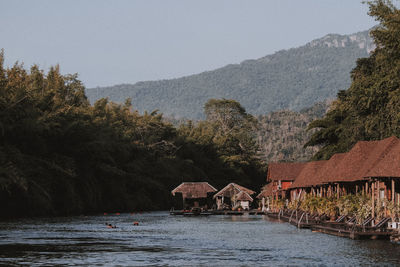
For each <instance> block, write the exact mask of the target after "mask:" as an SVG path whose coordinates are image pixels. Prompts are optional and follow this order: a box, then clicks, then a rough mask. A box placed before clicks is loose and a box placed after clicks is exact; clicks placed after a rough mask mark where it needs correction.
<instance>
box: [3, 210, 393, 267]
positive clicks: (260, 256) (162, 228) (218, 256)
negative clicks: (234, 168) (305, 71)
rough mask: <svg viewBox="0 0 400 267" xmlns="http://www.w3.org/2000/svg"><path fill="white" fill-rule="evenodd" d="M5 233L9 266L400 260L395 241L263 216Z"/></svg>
mask: <svg viewBox="0 0 400 267" xmlns="http://www.w3.org/2000/svg"><path fill="white" fill-rule="evenodd" d="M134 221H139V222H140V224H139V226H134V225H133V224H132V223H133V222H134ZM105 223H111V224H113V225H117V228H116V229H107V228H106V227H105ZM0 236H1V237H2V238H1V239H0V264H4V265H15V264H23V265H30V266H35V265H37V266H38V265H43V264H45V265H123V266H124V265H125V266H135V265H136V266H146V265H171V266H176V265H213V266H217V265H218V266H226V265H257V266H261V265H264V266H275V265H283V266H286V265H322V266H331V265H340V266H342V265H347V266H348V265H376V266H381V265H396V264H400V253H399V252H400V246H398V245H395V244H392V243H390V242H388V241H354V240H349V239H345V238H340V237H335V236H329V235H325V234H321V233H312V232H311V231H309V230H304V229H297V228H295V227H293V226H291V225H289V224H287V223H281V222H279V221H270V220H269V219H268V218H266V217H265V216H259V215H245V216H209V217H179V216H169V215H168V214H167V213H164V212H155V213H144V214H135V215H133V216H132V215H130V214H122V215H120V216H116V215H108V216H92V217H73V218H47V219H46V218H44V219H37V220H21V221H17V222H3V223H0Z"/></svg>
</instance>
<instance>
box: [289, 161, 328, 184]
mask: <svg viewBox="0 0 400 267" xmlns="http://www.w3.org/2000/svg"><path fill="white" fill-rule="evenodd" d="M326 162H327V160H320V161H310V162H307V163H306V165H305V166H304V168H303V169H302V170H301V172H300V174H299V176H297V178H296V180H295V181H294V182H293V184H292V185H291V186H290V187H291V188H302V187H309V186H312V185H314V184H316V183H317V182H318V172H319V170H320V169H321V168H322V167H323V166H324V164H325V163H326Z"/></svg>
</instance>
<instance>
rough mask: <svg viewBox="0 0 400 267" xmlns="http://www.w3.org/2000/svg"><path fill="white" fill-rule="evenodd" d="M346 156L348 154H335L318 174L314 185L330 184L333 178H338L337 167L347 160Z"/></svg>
mask: <svg viewBox="0 0 400 267" xmlns="http://www.w3.org/2000/svg"><path fill="white" fill-rule="evenodd" d="M345 156H346V153H337V154H334V155H333V156H332V157H331V158H330V159H329V160H328V161H327V162H326V163H325V164H324V166H322V168H321V169H320V170H319V171H318V172H317V174H316V178H315V179H314V183H313V185H320V184H325V183H329V182H330V181H331V179H332V177H335V176H336V174H335V173H336V171H337V167H338V165H339V164H340V163H341V162H342V160H343V159H344V158H345Z"/></svg>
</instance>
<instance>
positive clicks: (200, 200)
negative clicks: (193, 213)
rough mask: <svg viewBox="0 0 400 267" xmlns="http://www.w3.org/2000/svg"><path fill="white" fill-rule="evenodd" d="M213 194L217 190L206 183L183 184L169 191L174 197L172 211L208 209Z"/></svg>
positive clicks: (211, 202) (210, 205)
mask: <svg viewBox="0 0 400 267" xmlns="http://www.w3.org/2000/svg"><path fill="white" fill-rule="evenodd" d="M215 192H217V189H216V188H215V187H213V186H212V185H210V184H209V183H207V182H183V183H181V184H180V185H179V186H178V187H176V188H175V189H174V190H172V191H171V193H172V196H174V209H182V210H189V209H192V208H202V209H210V208H211V207H212V205H213V199H212V196H213V194H214V193H215Z"/></svg>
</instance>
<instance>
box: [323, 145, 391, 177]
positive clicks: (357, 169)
mask: <svg viewBox="0 0 400 267" xmlns="http://www.w3.org/2000/svg"><path fill="white" fill-rule="evenodd" d="M396 143H398V139H397V138H396V137H389V138H386V139H383V140H380V141H359V142H357V144H355V145H354V147H353V148H352V149H351V150H350V151H349V152H348V153H346V155H345V157H344V158H343V160H342V161H341V162H340V164H338V165H337V167H336V169H337V170H336V172H335V173H334V175H333V176H332V177H330V178H329V179H328V182H354V181H360V180H365V177H366V174H367V173H368V172H369V170H371V169H373V168H374V166H375V165H376V164H377V163H378V162H379V161H380V160H381V159H382V158H383V157H384V155H385V154H387V153H388V151H390V150H391V149H392V148H393V146H394V145H395V144H396Z"/></svg>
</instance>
